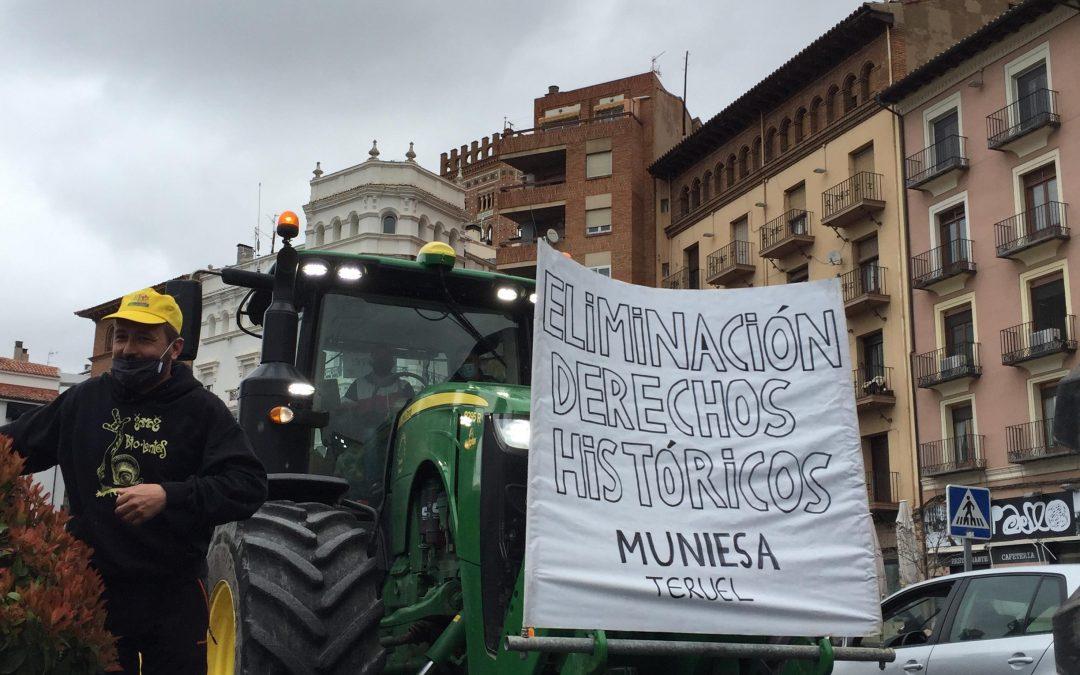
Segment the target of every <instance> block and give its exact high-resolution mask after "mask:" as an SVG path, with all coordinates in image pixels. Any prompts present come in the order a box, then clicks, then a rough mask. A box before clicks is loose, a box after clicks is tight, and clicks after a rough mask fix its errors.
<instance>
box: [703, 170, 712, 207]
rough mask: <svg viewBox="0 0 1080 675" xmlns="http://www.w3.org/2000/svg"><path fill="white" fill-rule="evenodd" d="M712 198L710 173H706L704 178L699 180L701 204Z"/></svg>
mask: <svg viewBox="0 0 1080 675" xmlns="http://www.w3.org/2000/svg"><path fill="white" fill-rule="evenodd" d="M711 197H712V171H706V172H705V177H704V178H702V179H701V201H702V203H704V202H707V201H709V199H710V198H711Z"/></svg>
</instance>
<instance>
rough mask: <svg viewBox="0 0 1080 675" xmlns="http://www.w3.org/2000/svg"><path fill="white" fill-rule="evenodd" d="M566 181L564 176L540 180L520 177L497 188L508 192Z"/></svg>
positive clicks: (533, 188)
mask: <svg viewBox="0 0 1080 675" xmlns="http://www.w3.org/2000/svg"><path fill="white" fill-rule="evenodd" d="M565 182H566V176H553V177H551V178H544V179H542V180H526V179H525V178H522V179H521V182H519V183H513V184H511V185H503V186H502V187H500V188H499V191H500V192H510V191H511V190H535V189H536V188H541V187H547V186H548V185H561V184H563V183H565Z"/></svg>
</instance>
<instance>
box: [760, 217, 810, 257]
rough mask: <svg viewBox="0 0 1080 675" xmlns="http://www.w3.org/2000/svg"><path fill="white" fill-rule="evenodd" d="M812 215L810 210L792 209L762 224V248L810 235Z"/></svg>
mask: <svg viewBox="0 0 1080 675" xmlns="http://www.w3.org/2000/svg"><path fill="white" fill-rule="evenodd" d="M812 215H813V214H812V213H811V212H810V211H806V210H804V209H791V210H790V211H788V212H787V213H784V214H783V215H781V216H780V217H778V218H773V219H772V220H770V221H769V222H767V223H765V224H764V225H762V226H761V250H762V251H764V250H765V249H767V248H771V247H773V246H775V245H777V244H779V243H782V242H783V241H785V240H787V239H790V238H792V237H796V236H809V235H810V217H811V216H812Z"/></svg>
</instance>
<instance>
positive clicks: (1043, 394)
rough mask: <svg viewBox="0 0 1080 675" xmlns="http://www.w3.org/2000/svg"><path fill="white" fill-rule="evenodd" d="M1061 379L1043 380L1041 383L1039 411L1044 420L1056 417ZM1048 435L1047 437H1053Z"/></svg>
mask: <svg viewBox="0 0 1080 675" xmlns="http://www.w3.org/2000/svg"><path fill="white" fill-rule="evenodd" d="M1059 381H1060V380H1054V381H1053V382H1043V383H1041V384H1040V385H1039V388H1038V392H1039V413H1040V414H1041V415H1042V419H1044V420H1052V419H1054V409H1055V408H1056V407H1057V387H1058V382H1059ZM1051 437H1052V436H1048V437H1047V438H1051Z"/></svg>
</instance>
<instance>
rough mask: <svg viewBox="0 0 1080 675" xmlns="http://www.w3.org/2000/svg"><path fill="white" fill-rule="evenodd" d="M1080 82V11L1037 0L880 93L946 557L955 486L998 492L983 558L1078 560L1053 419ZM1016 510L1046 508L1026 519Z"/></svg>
mask: <svg viewBox="0 0 1080 675" xmlns="http://www.w3.org/2000/svg"><path fill="white" fill-rule="evenodd" d="M1078 81H1080V16H1078V13H1077V9H1076V7H1075V6H1073V7H1070V6H1067V5H1065V4H1063V3H1058V2H1054V1H1053V0H1027V1H1025V2H1021V3H1018V4H1017V5H1016V6H1015V7H1014V8H1012V9H1009V10H1008V11H1006V12H1004V13H1002V14H1001V15H1000V16H999V17H997V18H996V19H995V20H994V21H992V22H991V23H989V24H987V25H986V26H985V27H984V28H983V29H981V30H979V31H977V32H975V33H973V34H972V35H970V36H969V37H968V38H965V39H964V40H962V41H960V42H958V43H957V44H956V45H954V46H953V47H952V48H950V49H948V50H946V51H944V52H943V53H942V54H940V55H939V56H937V57H936V58H934V59H933V60H931V61H930V62H928V63H927V64H925V65H924V66H922V67H920V68H918V69H917V70H915V71H913V72H912V73H911V74H910V75H908V76H907V77H906V78H904V79H902V80H900V81H899V82H897V83H895V84H894V85H893V86H892V87H890V88H889V89H887V90H886V91H885V92H883V94H882V99H883V101H884V102H886V103H887V104H889V105H891V106H892V107H893V109H894V110H895V112H896V113H898V114H900V115H902V116H903V129H902V133H903V136H902V140H903V147H904V148H905V151H904V152H905V155H906V157H905V159H904V171H903V178H904V181H905V186H906V190H907V201H908V209H907V225H908V232H907V235H908V238H909V240H910V242H911V246H910V248H911V255H910V265H909V267H908V270H909V275H910V276H909V280H910V284H911V285H912V286H913V287H914V289H915V290H914V291H913V292H912V302H913V328H914V337H913V341H914V345H913V347H914V359H913V360H914V376H915V385H916V392H917V393H916V403H917V412H918V416H917V420H918V440H919V453H918V456H919V463H920V469H921V475H922V488H923V494H924V497H925V499H926V500H927V503H928V504H930V503H936V509H934V510H931V509H927V512H928V513H929V514H931V515H933V514H934V512H935V511H936V513H937V517H936V518H931V519H928V522H927V525H928V526H929V528H928V538H933V539H934V541H929V542H928V548H932V549H937V551H938V553H941V554H942V558H941V562H942V566H943V567H951V568H953V569H956V568H957V566H958V563H959V562H960V560H959V555H958V553H957V552H958V551H959V550H960V548H959V546H958V545H957V544H959V542H949V541H945V540H944V537H941V536H939V535H940V534H941V531H942V530H943V529H944V513H943V511H944V507H943V505H941V504H940V499H941V498H942V496H943V492H944V491H945V486H946V484H949V483H956V484H962V485H984V486H987V487H989V488H990V489H991V491H992V493H991V495H992V497H993V498H994V508H993V512H994V519H995V523H994V525H995V531H994V536H993V538H992V539H991V540H990V542H989V546H988V547H987V548H986V550H987V552H988V553H989V555H981V556H977V557H976V561H977V563H978V562H980V561H981V562H982V565H981V566H987V565H989V564H990V561H991V560H994V561H995V562H996V563H998V564H1000V562H1001V560H1002V559H1010V560H1024V561H1032V560H1043V561H1050V562H1080V535H1078V531H1077V528H1076V525H1075V523H1076V511H1077V509H1076V508H1075V507H1076V505H1078V504H1080V490H1078V489H1077V487H1078V486H1080V455H1078V454H1077V453H1076V451H1074V450H1070V449H1068V448H1065V447H1061V446H1058V445H1057V444H1056V443H1055V441H1054V438H1053V433H1052V430H1053V420H1054V417H1055V403H1056V384H1057V382H1058V380H1060V379H1061V378H1062V377H1063V376H1064V375H1065V374H1066V373H1068V371H1069V369H1070V368H1071V367H1073V366H1075V365H1076V364H1077V363H1078V360H1077V356H1076V350H1077V333H1076V320H1075V313H1076V305H1075V304H1074V302H1073V300H1072V298H1073V296H1080V279H1078V278H1077V275H1076V274H1075V272H1076V267H1074V266H1073V265H1074V263H1076V261H1077V257H1076V251H1075V249H1074V247H1075V246H1076V244H1072V243H1071V242H1070V241H1069V239H1070V228H1069V211H1070V209H1069V204H1068V202H1069V197H1070V195H1071V194H1072V196H1075V194H1073V193H1072V191H1073V190H1077V189H1078V188H1080V184H1078V183H1077V178H1076V176H1077V175H1080V126H1078V124H1080V121H1078V120H1077V118H1076V116H1077V113H1078V112H1080V85H1078ZM1068 414H1075V411H1069V413H1068ZM1010 512H1012V513H1022V514H1031V513H1038V514H1046V515H1045V517H1044V515H1039V516H1038V517H1037V518H1035V519H1033V520H1031V521H1030V522H1028V523H1027V524H1025V525H1024V526H1023V527H1022V528H1020V529H1018V530H1016V529H1013V528H1010V527H1008V526H1006V523H1005V520H1004V519H1002V520H1001V521H998V516H999V515H1001V516H1007V514H1009V513H1010ZM1050 514H1054V516H1053V517H1051V516H1050ZM982 549H983V546H981V545H980V546H977V547H976V550H977V551H981V550H982ZM1006 556H1007V557H1006Z"/></svg>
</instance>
